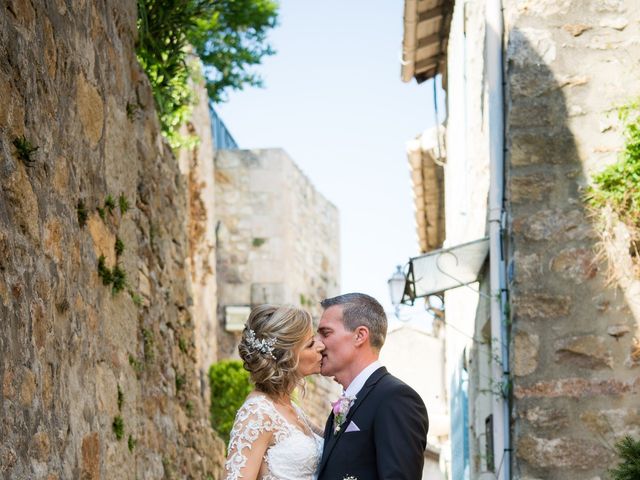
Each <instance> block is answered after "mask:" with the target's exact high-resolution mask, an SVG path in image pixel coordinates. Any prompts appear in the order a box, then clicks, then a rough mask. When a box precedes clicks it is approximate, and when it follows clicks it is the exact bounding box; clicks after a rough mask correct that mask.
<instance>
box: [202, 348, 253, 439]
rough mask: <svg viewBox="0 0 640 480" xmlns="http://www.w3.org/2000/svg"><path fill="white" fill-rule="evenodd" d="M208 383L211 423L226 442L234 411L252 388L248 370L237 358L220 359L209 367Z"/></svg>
mask: <svg viewBox="0 0 640 480" xmlns="http://www.w3.org/2000/svg"><path fill="white" fill-rule="evenodd" d="M209 384H210V385H211V424H212V426H213V428H214V429H215V430H216V431H217V432H218V433H219V434H220V436H221V437H222V438H223V439H224V441H225V442H226V443H227V444H228V443H229V433H230V432H231V427H232V426H233V421H234V419H235V415H236V412H237V411H238V409H239V408H240V406H241V405H242V402H244V400H245V398H246V397H247V395H248V394H249V392H250V391H251V389H252V385H251V381H250V379H249V372H247V371H246V370H245V369H244V368H243V366H242V362H240V361H239V360H222V361H220V362H218V363H214V364H213V365H211V368H209Z"/></svg>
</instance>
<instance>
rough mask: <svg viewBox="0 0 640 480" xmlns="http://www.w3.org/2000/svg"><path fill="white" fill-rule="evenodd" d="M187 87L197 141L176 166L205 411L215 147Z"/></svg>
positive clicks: (212, 353)
mask: <svg viewBox="0 0 640 480" xmlns="http://www.w3.org/2000/svg"><path fill="white" fill-rule="evenodd" d="M192 61H193V62H199V60H196V59H193V60H192ZM191 87H192V88H193V91H194V94H195V98H196V103H195V105H194V108H193V111H192V112H191V115H190V119H189V121H188V122H187V124H186V125H185V126H184V127H183V129H182V133H183V135H185V136H193V135H195V136H196V137H197V138H198V142H197V145H196V146H195V147H194V148H193V149H181V150H180V152H179V156H178V163H179V165H180V173H182V175H183V177H184V178H185V180H186V181H187V186H188V203H187V211H188V220H187V235H188V242H189V249H188V251H189V255H188V258H187V266H188V270H189V276H190V280H191V285H192V298H193V309H192V315H193V322H194V347H195V360H196V368H197V371H198V376H199V381H200V389H201V394H202V397H203V399H204V400H205V405H209V400H210V394H209V381H208V371H209V367H210V366H211V364H213V363H214V362H215V361H216V360H217V331H218V317H217V313H216V312H217V303H218V302H217V284H216V212H215V204H216V203H215V182H214V173H213V169H214V165H213V156H214V146H213V137H212V132H211V130H212V129H211V118H210V114H209V96H208V94H207V90H206V88H205V87H204V85H203V84H201V83H199V84H194V85H191Z"/></svg>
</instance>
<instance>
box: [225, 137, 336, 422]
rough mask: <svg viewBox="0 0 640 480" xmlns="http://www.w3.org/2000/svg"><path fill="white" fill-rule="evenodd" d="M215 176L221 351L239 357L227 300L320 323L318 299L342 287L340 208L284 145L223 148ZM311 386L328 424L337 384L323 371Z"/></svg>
mask: <svg viewBox="0 0 640 480" xmlns="http://www.w3.org/2000/svg"><path fill="white" fill-rule="evenodd" d="M215 177H216V199H217V201H216V214H217V218H218V227H217V232H218V234H217V239H218V242H217V270H218V271H217V280H218V313H219V333H218V357H219V358H237V357H238V353H237V343H238V340H239V335H240V333H241V332H225V331H224V329H225V326H224V324H225V308H226V307H227V306H248V307H250V306H254V305H257V304H260V303H276V304H281V303H291V304H296V305H300V306H302V307H304V308H306V309H308V310H309V311H310V312H311V313H312V315H313V316H314V319H315V320H316V321H317V320H318V319H319V316H320V313H321V308H320V305H319V302H320V301H321V300H322V299H324V298H327V297H330V296H333V295H337V294H338V293H339V290H338V289H339V277H340V270H339V268H340V249H339V224H338V211H337V209H336V207H335V206H333V205H332V204H331V203H330V202H329V201H327V200H326V199H325V198H324V197H323V196H322V195H321V194H320V193H318V192H317V191H316V190H315V188H314V187H313V185H312V184H311V183H310V182H309V180H308V179H307V177H306V176H305V175H304V174H303V173H302V172H301V171H300V169H299V168H298V167H297V166H296V165H295V163H294V162H293V160H292V159H291V158H290V157H289V156H288V155H287V154H286V153H285V152H284V151H283V150H280V149H267V150H221V151H219V152H217V154H216V158H215ZM307 390H308V393H309V395H307V404H308V406H309V408H311V410H313V411H317V412H318V415H315V416H314V419H315V420H316V421H317V422H318V423H324V420H325V418H326V414H327V411H328V403H327V401H326V398H327V395H330V394H331V393H328V392H334V391H335V390H334V387H333V386H332V382H330V381H328V380H327V379H323V378H321V377H317V378H315V379H314V380H312V381H310V382H309V385H308V389H307ZM312 392H315V394H314V393H312ZM320 412H323V413H320Z"/></svg>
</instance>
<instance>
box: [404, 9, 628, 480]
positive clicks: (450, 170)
mask: <svg viewBox="0 0 640 480" xmlns="http://www.w3.org/2000/svg"><path fill="white" fill-rule="evenodd" d="M639 20H640V9H638V5H637V2H634V1H632V0H581V1H577V0H562V1H522V0H503V1H502V2H500V1H494V0H480V1H454V0H406V1H405V17H404V25H405V32H404V35H405V36H404V43H403V45H404V49H403V66H402V77H403V79H404V80H405V81H409V80H411V79H412V78H415V79H416V80H417V81H418V82H423V81H426V80H430V79H434V78H439V79H442V83H443V88H444V89H445V90H446V96H447V118H446V122H445V124H444V128H445V130H446V133H445V140H444V148H442V149H437V148H436V147H437V142H435V143H434V142H433V141H429V140H428V139H429V138H432V139H433V138H437V136H436V135H435V133H433V132H431V133H428V134H427V135H425V138H423V139H422V140H424V141H422V142H420V143H421V144H422V145H423V147H421V148H420V149H419V152H421V159H420V163H419V164H418V166H414V165H413V163H412V168H413V171H414V172H420V171H422V173H424V172H426V174H427V176H426V177H425V176H424V175H422V174H421V175H420V178H422V179H424V178H427V179H431V180H437V178H438V171H437V170H438V169H439V168H442V171H443V173H444V178H443V179H442V181H441V182H440V183H439V184H438V183H437V182H436V184H435V185H436V186H435V187H432V188H436V189H442V188H443V189H444V207H442V208H443V210H442V213H443V215H444V232H445V234H444V243H443V245H442V248H440V246H438V245H437V242H433V241H432V242H431V243H428V242H426V243H425V244H426V245H427V248H426V249H425V250H426V252H425V253H426V255H425V256H423V257H422V258H420V259H413V260H412V261H411V269H410V270H409V278H408V283H407V289H408V295H407V296H408V297H416V296H417V297H419V296H429V295H439V296H441V297H442V298H443V299H444V316H445V330H446V342H447V353H446V355H447V375H448V377H449V379H450V380H449V392H448V393H449V397H450V404H451V412H450V413H451V418H452V425H451V436H452V448H453V452H452V478H453V479H454V480H458V479H464V478H471V479H490V478H499V479H505V478H515V479H523V480H524V479H527V480H538V479H563V480H573V479H575V480H578V479H580V480H582V479H600V478H606V476H607V469H609V468H611V467H613V466H614V465H615V463H616V461H617V457H616V455H615V453H614V451H613V449H612V447H611V446H612V445H613V444H614V443H615V442H616V440H618V439H619V438H621V436H623V435H625V434H630V435H632V436H635V437H636V438H637V437H638V436H640V411H639V409H638V405H640V382H639V381H638V371H639V370H638V368H639V362H640V352H639V351H638V339H640V331H639V325H640V311H639V307H640V294H639V292H640V289H638V285H639V281H638V277H637V272H634V271H633V269H632V268H631V266H632V265H633V259H632V258H631V254H630V253H629V252H630V235H629V233H628V231H626V228H625V226H624V225H622V224H620V223H616V220H615V218H612V219H610V222H609V225H601V224H598V223H595V222H594V220H593V216H592V215H590V211H589V209H588V207H587V204H586V200H585V195H584V194H585V187H586V186H588V185H589V184H590V182H591V180H592V178H593V174H594V173H595V172H598V171H601V170H602V169H603V168H604V167H605V166H607V165H610V164H612V163H614V162H615V161H616V160H617V158H618V152H619V151H620V150H621V148H622V146H623V142H624V139H623V135H622V133H623V132H622V128H621V124H620V123H619V121H618V120H617V109H618V107H620V106H622V105H625V104H629V102H630V101H632V100H634V99H635V98H636V97H637V95H638V90H637V88H636V87H635V86H637V85H638V80H639V79H640V68H639V67H638V65H637V59H638V58H639V57H640V46H639V45H638V43H637V41H636V39H637V38H638V35H639V34H640V32H639V30H640V22H639ZM437 150H440V153H438V152H437ZM442 152H446V154H443V153H442ZM411 155H412V153H410V158H411ZM413 155H415V154H413ZM418 187H419V188H422V187H421V186H420V185H419V186H417V187H416V188H418ZM431 193H432V195H431V196H428V195H422V196H416V198H417V201H418V205H417V209H418V210H419V211H421V212H429V211H431V213H432V215H431V216H429V215H427V216H426V217H425V218H426V220H425V221H424V222H423V224H422V225H423V226H422V227H420V228H421V229H422V230H424V233H423V234H422V237H423V238H425V239H428V238H436V237H437V235H436V236H434V232H433V231H432V230H433V228H435V226H437V219H438V218H439V217H438V215H439V214H438V212H437V208H438V205H439V199H438V198H439V197H438V196H437V195H434V191H432V192H431ZM434 202H435V203H434ZM434 213H435V216H434V215H433V214H434ZM429 229H431V231H430V230H429ZM470 242H475V243H471V244H470ZM631 251H633V249H631ZM598 252H603V254H602V255H599V254H598ZM485 258H486V260H485ZM454 259H455V261H453V260H454ZM452 278H453V279H454V280H456V281H453V280H452ZM455 405H458V406H459V405H463V406H464V408H463V409H462V410H461V413H460V414H456V413H455V412H454V406H455Z"/></svg>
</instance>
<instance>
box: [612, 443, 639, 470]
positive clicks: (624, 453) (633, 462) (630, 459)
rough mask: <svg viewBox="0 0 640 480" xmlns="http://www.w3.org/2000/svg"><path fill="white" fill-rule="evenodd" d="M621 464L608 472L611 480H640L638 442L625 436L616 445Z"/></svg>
mask: <svg viewBox="0 0 640 480" xmlns="http://www.w3.org/2000/svg"><path fill="white" fill-rule="evenodd" d="M616 452H618V455H619V456H620V459H621V462H620V463H619V464H618V465H617V466H616V467H615V468H613V469H611V470H609V473H610V474H611V478H612V480H638V479H640V440H634V439H633V438H631V437H629V436H626V437H624V438H623V439H622V440H620V441H619V442H618V443H616Z"/></svg>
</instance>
